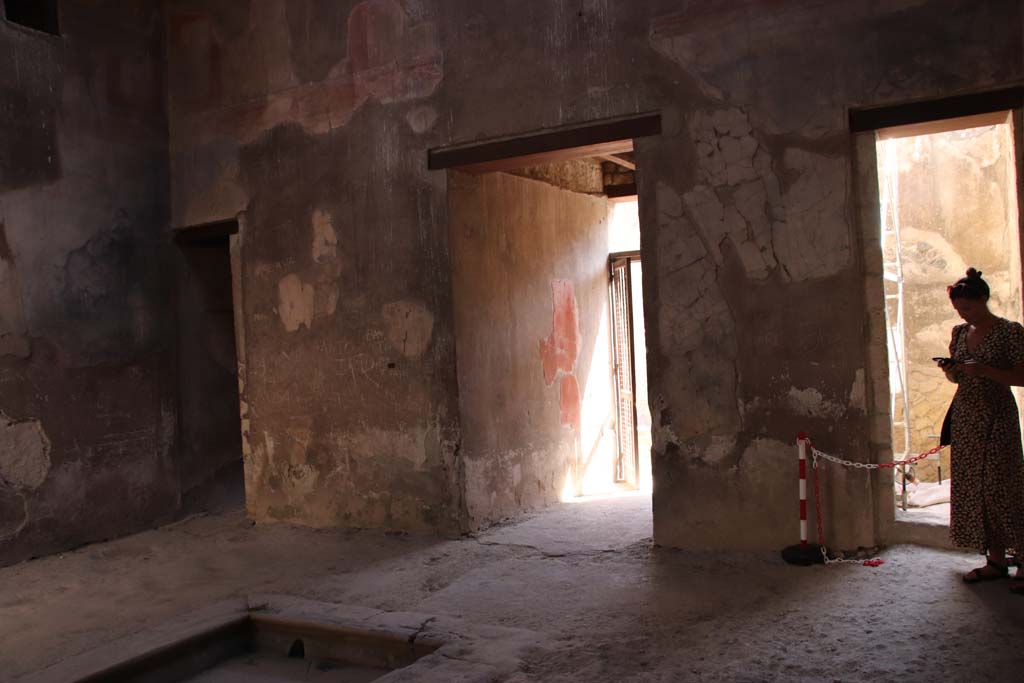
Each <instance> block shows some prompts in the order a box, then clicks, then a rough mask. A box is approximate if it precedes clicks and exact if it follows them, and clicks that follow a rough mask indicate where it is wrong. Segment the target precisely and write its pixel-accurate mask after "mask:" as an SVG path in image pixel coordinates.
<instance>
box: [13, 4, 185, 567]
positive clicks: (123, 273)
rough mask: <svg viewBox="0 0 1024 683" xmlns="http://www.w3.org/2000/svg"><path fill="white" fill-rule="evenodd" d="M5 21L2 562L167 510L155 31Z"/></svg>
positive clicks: (126, 10) (149, 16) (97, 12)
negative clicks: (44, 29) (56, 28)
mask: <svg viewBox="0 0 1024 683" xmlns="http://www.w3.org/2000/svg"><path fill="white" fill-rule="evenodd" d="M61 26H62V30H63V32H64V36H63V37H54V36H50V35H46V34H42V33H37V32H35V31H31V30H28V29H24V28H22V27H18V26H15V25H12V24H9V23H7V22H4V21H0V564H6V563H10V562H16V561H19V560H23V559H27V558H29V557H32V556H38V555H44V554H47V553H50V552H55V551H58V550H63V549H66V548H69V547H72V546H75V545H78V544H81V543H85V542H87V541H91V540H98V539H103V538H108V537H111V536H114V535H118V534H123V533H127V532H130V531H134V530H137V529H140V528H143V527H145V526H147V525H149V524H151V523H152V522H154V521H155V520H157V519H161V518H169V517H170V516H171V515H172V514H173V513H174V512H175V511H176V509H177V506H178V498H179V484H178V471H177V469H176V464H175V461H174V448H175V438H176V432H175V429H176V428H175V425H176V419H177V415H176V395H175V391H174V381H173V364H174V335H173V329H174V328H173V320H174V315H173V306H172V305H171V304H172V302H173V299H172V292H173V290H172V285H171V281H172V278H171V277H170V276H169V274H170V272H171V271H170V270H169V268H170V261H169V255H168V249H170V245H169V244H168V243H167V240H166V239H165V232H164V231H165V230H166V227H167V223H168V217H169V206H168V202H167V193H168V187H169V183H168V174H167V169H168V161H167V160H168V156H167V129H166V117H165V113H164V77H163V73H164V59H163V47H162V46H163V30H162V23H161V17H160V14H159V12H158V11H156V10H155V9H153V8H152V7H150V6H149V5H147V4H146V3H135V4H132V6H131V7H126V6H125V5H124V3H115V2H76V1H71V0H69V1H67V2H62V3H61Z"/></svg>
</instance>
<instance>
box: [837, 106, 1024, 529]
mask: <svg viewBox="0 0 1024 683" xmlns="http://www.w3.org/2000/svg"><path fill="white" fill-rule="evenodd" d="M1000 111H1002V112H1009V123H1010V124H1011V127H1012V134H1013V143H1014V157H1015V166H1016V174H1017V177H1016V192H1017V226H1018V233H1019V234H1020V235H1021V239H1020V240H1019V242H1020V253H1019V254H1018V258H1019V259H1021V261H1019V262H1024V87H1012V88H1004V89H999V90H993V91H988V92H980V93H969V94H965V95H957V96H953V97H945V98H937V99H931V100H919V101H914V102H907V103H901V104H896V105H890V106H881V107H869V108H860V109H857V108H851V109H850V110H849V126H850V134H851V138H852V148H853V154H852V169H851V175H852V179H853V186H854V187H853V197H854V199H855V207H854V209H853V212H854V214H855V215H854V219H855V222H856V225H857V226H858V229H857V230H855V235H854V238H855V239H856V240H859V242H860V245H861V250H860V257H861V259H862V263H861V266H862V272H863V273H864V298H865V310H866V318H867V321H866V322H867V325H866V337H867V339H866V340H865V341H866V342H867V352H866V354H865V389H866V391H865V399H866V411H867V424H868V462H872V463H885V462H891V461H892V458H893V447H892V446H893V444H892V423H891V419H890V416H889V358H888V346H887V343H888V342H887V340H886V334H887V328H886V320H885V288H884V284H883V280H882V275H883V266H882V260H883V259H882V245H881V216H880V213H879V207H880V201H881V200H880V197H879V190H878V158H877V153H876V146H875V144H876V139H877V135H878V134H879V133H880V132H881V131H883V130H884V129H886V128H894V127H903V126H910V125H920V126H921V128H922V130H923V131H926V130H927V129H928V128H934V129H941V128H943V127H951V129H956V128H957V127H959V126H956V125H955V120H956V119H960V118H966V117H973V116H977V115H981V114H991V113H993V112H1000ZM883 135H884V133H883ZM1020 305H1021V310H1022V311H1024V296H1022V300H1021V302H1020ZM894 476H895V473H894V472H893V469H892V468H883V469H879V470H875V471H874V474H873V475H872V485H873V486H872V495H873V497H874V498H875V500H874V504H873V505H872V509H873V510H874V530H875V538H876V540H877V541H878V542H879V543H881V544H887V543H889V542H890V541H891V540H892V538H893V534H894V531H895V529H896V502H895V496H893V495H892V490H893V482H894Z"/></svg>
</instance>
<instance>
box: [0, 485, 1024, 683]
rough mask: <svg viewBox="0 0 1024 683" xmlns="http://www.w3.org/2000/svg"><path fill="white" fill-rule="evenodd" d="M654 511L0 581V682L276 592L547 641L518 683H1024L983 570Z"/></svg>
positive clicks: (259, 548)
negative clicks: (655, 535) (686, 528)
mask: <svg viewBox="0 0 1024 683" xmlns="http://www.w3.org/2000/svg"><path fill="white" fill-rule="evenodd" d="M650 525H651V511H650V498H649V496H647V495H628V496H621V497H615V498H606V499H590V500H583V501H581V502H574V503H567V504H562V505H557V506H554V507H552V508H550V509H548V510H546V511H543V512H540V513H536V514H533V515H530V516H527V517H525V518H523V519H521V520H519V521H517V522H515V523H510V524H507V525H503V526H499V527H497V528H493V529H491V530H489V531H487V532H485V533H481V534H479V535H477V536H475V537H471V538H464V539H459V540H442V539H434V538H420V537H412V536H395V535H387V534H383V533H380V532H371V531H362V532H339V531H316V530H311V529H300V528H290V527H284V526H272V527H256V526H252V525H251V524H250V523H249V522H248V521H246V519H245V517H244V515H243V514H242V513H241V512H233V513H228V514H223V515H217V516H206V517H198V518H194V519H191V520H187V521H185V522H182V523H178V524H176V525H173V526H170V527H164V528H161V529H156V530H153V531H149V532H146V533H142V534H138V535H135V536H132V537H129V538H124V539H120V540H117V541H111V542H108V543H102V544H97V545H92V546H88V547H85V548H82V549H80V550H78V551H75V552H72V553H65V554H63V555H59V556H53V557H48V558H44V559H41V560H36V561H33V562H29V563H25V564H22V565H17V566H14V567H8V568H6V569H0V643H2V645H0V679H3V680H16V679H17V678H18V677H20V676H22V675H24V674H26V673H28V672H31V671H34V670H37V669H39V668H41V667H44V666H47V665H49V664H52V663H54V662H56V661H59V660H60V659H62V658H64V657H69V656H72V655H75V654H77V653H80V652H83V651H86V650H89V649H91V648H93V647H96V646H97V645H99V644H102V643H106V642H109V641H110V640H113V639H116V638H120V637H123V636H125V635H128V634H131V633H134V632H137V631H139V630H142V629H146V628H149V627H152V626H154V625H156V624H159V623H160V622H161V621H163V620H166V619H169V618H173V617H174V616H176V615H180V614H182V613H184V612H187V611H189V610H194V609H198V608H200V607H202V606H204V605H207V604H209V603H211V602H213V601H215V600H219V599H224V598H229V597H235V596H245V595H247V594H249V593H254V592H276V593H287V594H292V595H296V596H301V597H304V598H309V599H313V600H319V601H323V602H332V603H344V604H350V605H365V606H367V607H372V608H375V609H386V610H411V611H416V612H423V613H435V614H445V615H450V616H454V617H461V618H464V619H467V620H470V621H474V622H478V623H480V624H492V625H502V626H514V627H517V628H526V629H532V630H535V631H540V632H542V633H544V634H547V636H548V639H547V642H546V645H545V647H543V648H540V649H538V650H537V651H535V652H533V653H532V654H530V655H529V656H527V657H526V659H525V660H524V661H523V662H522V665H521V667H520V670H519V672H518V673H516V674H514V675H513V676H512V677H511V678H510V679H508V680H513V681H528V680H530V681H532V680H537V681H576V680H588V681H623V680H631V681H680V680H708V681H821V680H828V681H862V680H867V679H872V680H876V681H889V680H894V681H895V680H900V681H926V680H943V681H978V680H986V679H992V680H999V679H1002V680H1024V652H1022V648H1021V647H1020V644H1021V643H1024V597H1016V596H1011V595H1010V594H1009V593H1008V591H1007V584H1006V582H1005V581H999V582H993V583H987V584H983V585H978V586H967V585H964V584H963V583H962V582H961V581H960V577H959V575H960V573H961V572H964V571H966V570H967V569H969V568H971V567H972V566H975V565H977V564H979V558H978V556H975V555H972V554H965V553H957V552H950V551H943V550H934V549H928V548H920V547H915V546H898V547H895V548H891V549H889V550H887V551H886V552H885V553H884V554H883V558H884V559H885V564H884V565H883V566H881V567H878V568H874V569H872V568H867V567H863V566H860V565H842V566H833V567H823V566H815V567H806V568H804V567H790V566H788V565H786V564H784V563H783V562H782V561H781V560H780V559H779V557H778V555H777V554H776V553H766V554H740V553H728V554H710V553H693V552H682V551H675V550H669V549H662V548H655V547H653V546H652V543H651V539H650Z"/></svg>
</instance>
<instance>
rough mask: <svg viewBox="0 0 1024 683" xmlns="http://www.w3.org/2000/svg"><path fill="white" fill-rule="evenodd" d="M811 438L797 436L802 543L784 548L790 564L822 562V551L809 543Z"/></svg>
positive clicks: (803, 435) (801, 433)
mask: <svg viewBox="0 0 1024 683" xmlns="http://www.w3.org/2000/svg"><path fill="white" fill-rule="evenodd" d="M810 443H811V440H810V439H809V438H808V437H807V435H806V434H804V433H803V432H800V433H799V434H798V435H797V437H796V454H797V458H798V459H799V463H800V544H799V545H791V546H787V547H785V548H783V549H782V559H783V560H785V561H786V562H788V563H789V564H797V565H802V566H805V567H806V566H808V565H812V564H820V563H821V551H820V550H819V549H818V548H817V547H811V546H810V545H808V543H807V447H808V446H809V445H810Z"/></svg>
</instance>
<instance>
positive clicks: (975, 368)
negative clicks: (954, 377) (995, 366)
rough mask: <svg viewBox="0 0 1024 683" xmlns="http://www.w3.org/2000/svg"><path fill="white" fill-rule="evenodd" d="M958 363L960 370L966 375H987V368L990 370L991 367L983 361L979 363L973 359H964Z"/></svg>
mask: <svg viewBox="0 0 1024 683" xmlns="http://www.w3.org/2000/svg"><path fill="white" fill-rule="evenodd" d="M959 365H960V372H962V373H963V374H964V375H965V376H967V377H988V376H989V370H991V368H990V367H989V366H987V365H985V364H984V363H979V362H977V361H973V360H969V361H964V362H963V363H959Z"/></svg>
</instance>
